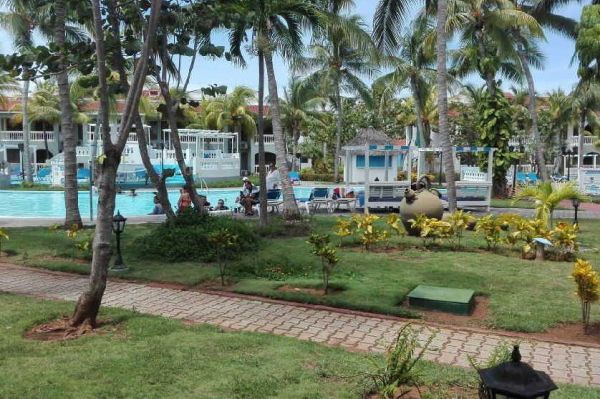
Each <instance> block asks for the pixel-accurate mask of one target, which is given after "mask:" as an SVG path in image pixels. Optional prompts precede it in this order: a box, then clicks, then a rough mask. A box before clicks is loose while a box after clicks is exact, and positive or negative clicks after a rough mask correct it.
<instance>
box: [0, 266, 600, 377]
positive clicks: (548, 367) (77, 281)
mask: <svg viewBox="0 0 600 399" xmlns="http://www.w3.org/2000/svg"><path fill="white" fill-rule="evenodd" d="M86 284H87V278H86V277H85V276H75V275H69V274H62V273H53V272H47V271H42V270H35V269H29V268H24V267H19V266H12V265H4V264H0V291H4V292H11V293H15V294H23V295H30V296H38V297H43V298H48V299H61V300H76V299H77V297H78V296H79V294H80V293H81V292H82V290H83V289H84V288H85V286H86ZM103 305H104V306H110V307H118V308H125V309H134V310H136V311H138V312H142V313H148V314H153V315H160V316H164V317H169V318H173V319H181V320H189V321H192V322H196V323H208V324H212V325H216V326H220V327H223V328H227V329H232V330H239V331H256V332H263V333H271V334H276V335H284V336H287V337H293V338H297V339H301V340H308V341H314V342H319V343H323V344H326V345H332V346H341V347H344V348H347V349H350V350H357V351H370V352H382V351H383V350H384V348H385V347H386V346H387V344H388V343H389V342H390V341H391V340H392V339H393V338H394V337H395V335H396V334H397V332H398V330H399V329H400V328H402V327H403V326H405V325H406V322H404V321H401V320H400V319H392V318H384V317H377V316H375V315H356V314H349V313H348V312H341V311H340V312H337V311H332V310H325V309H315V308H309V307H302V306H298V305H293V304H285V303H273V302H269V301H260V300H255V299H245V298H239V297H230V296H223V295H218V294H207V293H200V292H192V291H179V290H173V289H167V288H157V287H150V286H147V285H143V284H136V283H121V282H114V281H111V282H109V284H108V287H107V289H106V293H105V295H104V302H103ZM412 328H415V329H416V330H417V331H418V333H419V335H418V337H419V341H420V342H425V341H427V340H428V339H429V337H430V336H431V335H434V337H433V340H432V343H431V346H430V349H429V350H428V351H427V353H426V356H425V358H426V359H428V360H432V361H435V362H438V363H444V364H450V365H455V366H461V367H469V363H468V360H467V355H471V356H474V357H475V358H476V359H478V360H483V359H486V358H487V357H488V356H489V355H490V353H491V352H492V351H493V350H494V348H495V347H497V346H498V345H499V344H500V343H501V342H503V341H504V342H508V343H512V341H513V340H514V338H513V339H511V338H507V337H505V336H502V335H496V334H488V333H483V332H477V331H470V330H468V331H467V330H465V331H462V330H459V329H453V328H445V327H444V328H438V327H427V326H425V325H421V324H413V325H412ZM521 353H522V355H523V360H524V361H527V362H528V363H530V364H531V365H532V366H533V367H534V368H536V369H539V370H543V371H546V372H547V373H548V374H550V375H551V376H552V378H553V379H554V380H555V381H558V382H567V383H573V384H580V385H588V386H596V387H600V348H594V347H585V346H575V345H563V344H557V343H550V342H542V341H529V340H528V341H521Z"/></svg>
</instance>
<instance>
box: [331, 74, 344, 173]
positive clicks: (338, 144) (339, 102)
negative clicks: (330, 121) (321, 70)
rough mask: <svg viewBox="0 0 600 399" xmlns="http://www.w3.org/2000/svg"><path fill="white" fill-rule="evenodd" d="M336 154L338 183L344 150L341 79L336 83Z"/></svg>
mask: <svg viewBox="0 0 600 399" xmlns="http://www.w3.org/2000/svg"><path fill="white" fill-rule="evenodd" d="M335 111H336V120H335V154H334V159H333V180H334V181H335V182H336V183H337V182H338V181H339V179H340V152H341V150H342V148H341V147H342V129H343V125H342V121H343V119H342V118H343V109H342V96H341V95H340V81H339V78H338V79H337V80H336V82H335Z"/></svg>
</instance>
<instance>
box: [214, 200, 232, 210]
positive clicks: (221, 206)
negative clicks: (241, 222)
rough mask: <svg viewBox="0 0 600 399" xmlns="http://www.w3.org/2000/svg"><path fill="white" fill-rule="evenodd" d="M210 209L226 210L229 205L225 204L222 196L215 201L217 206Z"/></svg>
mask: <svg viewBox="0 0 600 399" xmlns="http://www.w3.org/2000/svg"><path fill="white" fill-rule="evenodd" d="M210 210H211V211H227V210H229V207H226V206H225V201H224V200H223V199H222V198H219V200H218V201H217V206H215V207H214V208H210Z"/></svg>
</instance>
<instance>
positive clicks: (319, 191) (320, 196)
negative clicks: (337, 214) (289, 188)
mask: <svg viewBox="0 0 600 399" xmlns="http://www.w3.org/2000/svg"><path fill="white" fill-rule="evenodd" d="M332 204H333V199H332V198H331V194H330V192H329V189H328V188H327V187H316V188H313V189H312V191H311V193H310V197H308V201H306V202H305V206H306V212H307V213H310V208H312V209H313V210H315V211H316V210H318V209H319V208H321V206H322V205H325V208H326V209H327V211H328V212H333V206H332Z"/></svg>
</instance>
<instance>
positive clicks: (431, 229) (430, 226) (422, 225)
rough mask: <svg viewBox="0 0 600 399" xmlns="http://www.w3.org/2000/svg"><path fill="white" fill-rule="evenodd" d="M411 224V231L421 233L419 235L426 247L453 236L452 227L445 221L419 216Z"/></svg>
mask: <svg viewBox="0 0 600 399" xmlns="http://www.w3.org/2000/svg"><path fill="white" fill-rule="evenodd" d="M409 222H410V223H411V225H410V227H411V229H415V230H417V231H419V235H420V236H421V238H422V239H423V245H424V246H426V247H427V246H428V245H429V244H431V243H433V242H436V241H438V240H441V239H445V238H450V237H451V236H452V225H451V224H450V223H448V222H445V221H443V220H438V219H436V218H429V217H427V216H425V215H417V217H416V218H414V219H411V220H409Z"/></svg>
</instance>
